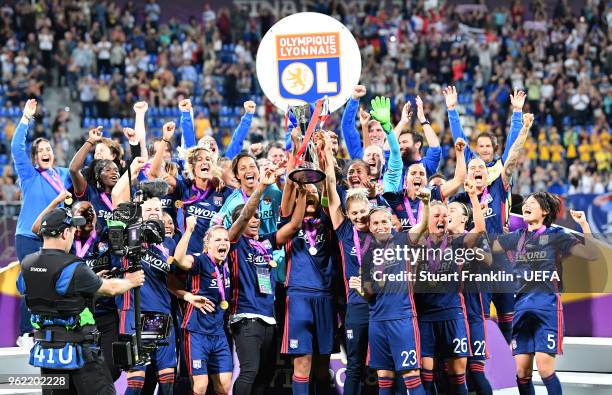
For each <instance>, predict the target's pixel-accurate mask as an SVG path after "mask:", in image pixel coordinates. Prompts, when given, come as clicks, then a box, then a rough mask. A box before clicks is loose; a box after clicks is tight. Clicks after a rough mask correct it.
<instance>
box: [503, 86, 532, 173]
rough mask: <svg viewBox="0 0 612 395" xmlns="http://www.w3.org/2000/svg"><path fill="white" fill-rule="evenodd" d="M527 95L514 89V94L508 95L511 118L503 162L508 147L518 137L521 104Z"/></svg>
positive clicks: (520, 121)
mask: <svg viewBox="0 0 612 395" xmlns="http://www.w3.org/2000/svg"><path fill="white" fill-rule="evenodd" d="M526 97H527V95H526V94H525V92H523V91H517V90H515V91H514V95H510V102H511V103H512V118H511V120H510V133H509V134H508V138H507V139H506V147H505V148H504V153H503V154H502V163H505V162H506V160H507V159H508V155H509V154H510V148H511V147H512V146H513V145H514V142H515V141H516V139H517V138H518V135H519V133H520V132H521V129H522V128H523V105H524V104H525V98H526Z"/></svg>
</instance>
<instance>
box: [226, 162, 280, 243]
mask: <svg viewBox="0 0 612 395" xmlns="http://www.w3.org/2000/svg"><path fill="white" fill-rule="evenodd" d="M275 181H276V175H275V174H274V170H273V169H268V170H266V173H265V174H264V175H263V178H262V179H261V181H260V182H259V185H257V188H255V191H253V194H252V195H251V196H250V197H249V200H247V202H246V204H245V205H244V207H243V208H242V211H240V216H239V217H238V218H237V219H236V221H234V222H233V223H232V226H231V227H230V229H229V239H230V241H232V242H234V241H237V240H238V239H239V238H240V236H241V235H242V233H243V232H244V230H245V229H246V227H247V225H248V224H249V221H250V220H251V218H252V217H253V215H255V213H256V212H257V208H258V207H259V201H260V200H261V196H262V195H263V193H264V191H265V190H266V188H267V187H268V186H270V185H272V184H274V182H275ZM231 214H232V213H230V215H231Z"/></svg>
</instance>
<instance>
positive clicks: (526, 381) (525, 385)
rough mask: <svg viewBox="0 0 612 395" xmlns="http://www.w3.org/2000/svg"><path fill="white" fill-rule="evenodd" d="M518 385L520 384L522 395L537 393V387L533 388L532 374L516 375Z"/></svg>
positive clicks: (519, 388)
mask: <svg viewBox="0 0 612 395" xmlns="http://www.w3.org/2000/svg"><path fill="white" fill-rule="evenodd" d="M516 385H517V386H518V390H519V394H520V395H535V388H533V381H531V376H529V377H523V378H521V377H518V376H516Z"/></svg>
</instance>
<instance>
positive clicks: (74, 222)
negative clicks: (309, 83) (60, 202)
mask: <svg viewBox="0 0 612 395" xmlns="http://www.w3.org/2000/svg"><path fill="white" fill-rule="evenodd" d="M85 222H86V221H85V218H83V217H73V216H72V213H71V212H70V210H68V209H65V208H56V209H53V210H51V211H49V212H48V213H47V214H45V216H44V217H43V219H42V223H41V225H40V233H41V234H42V235H43V236H52V237H55V236H58V235H59V234H60V233H62V232H63V231H64V229H66V228H69V227H71V226H82V225H85Z"/></svg>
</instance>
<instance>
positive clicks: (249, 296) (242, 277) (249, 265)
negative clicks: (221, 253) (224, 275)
mask: <svg viewBox="0 0 612 395" xmlns="http://www.w3.org/2000/svg"><path fill="white" fill-rule="evenodd" d="M257 242H258V243H259V245H260V246H261V250H259V249H258V248H257V247H255V246H254V245H253V244H254V240H253V239H250V238H248V237H245V236H241V237H240V238H239V239H238V241H236V242H234V243H232V246H231V250H230V255H229V266H230V270H231V273H232V283H233V284H234V287H233V295H232V299H233V301H234V305H233V306H232V310H231V312H232V314H243V313H250V314H259V315H263V316H266V317H274V294H275V289H276V282H275V280H274V278H275V275H274V273H273V271H275V270H276V269H275V268H271V267H270V265H269V264H268V262H269V261H270V260H271V259H272V250H274V249H276V233H270V234H266V235H264V236H261V237H259V239H258V240H257ZM261 276H265V277H266V278H268V279H269V281H270V288H269V289H264V288H262V286H264V287H265V285H266V284H264V283H263V281H265V280H263V279H261V280H260V277H261ZM260 281H262V282H260Z"/></svg>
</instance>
